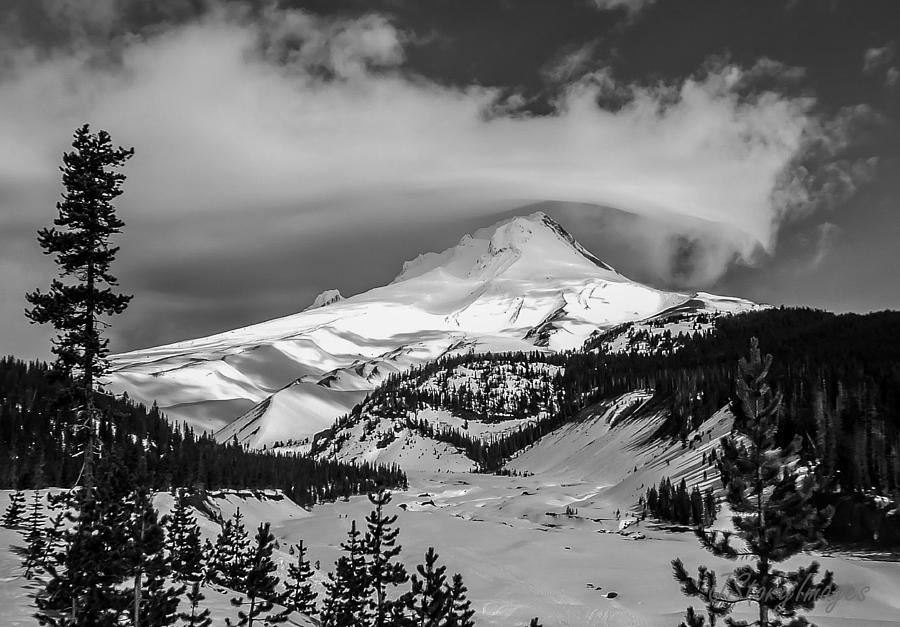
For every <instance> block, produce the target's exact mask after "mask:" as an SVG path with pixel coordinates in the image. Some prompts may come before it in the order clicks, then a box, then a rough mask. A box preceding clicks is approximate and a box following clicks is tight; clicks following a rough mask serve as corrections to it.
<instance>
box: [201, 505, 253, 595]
mask: <svg viewBox="0 0 900 627" xmlns="http://www.w3.org/2000/svg"><path fill="white" fill-rule="evenodd" d="M243 519H244V517H243V515H242V514H241V510H240V508H238V509H237V510H235V512H234V515H233V516H232V517H231V520H226V521H225V522H224V523H223V524H222V530H221V531H220V532H219V535H218V536H216V544H215V546H214V547H213V553H212V558H211V559H209V560H208V561H207V567H206V580H207V581H211V582H213V583H217V584H220V585H223V586H225V587H227V588H231V589H232V590H235V591H237V592H243V591H244V590H243V588H242V587H241V586H242V585H243V580H244V575H245V574H246V572H247V569H248V568H249V567H250V551H251V548H250V538H248V537H247V530H246V529H245V528H244V522H243Z"/></svg>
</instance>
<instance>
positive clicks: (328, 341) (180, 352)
mask: <svg viewBox="0 0 900 627" xmlns="http://www.w3.org/2000/svg"><path fill="white" fill-rule="evenodd" d="M333 296H334V294H329V293H328V292H326V293H325V294H323V295H322V298H321V299H317V302H318V301H321V303H322V304H325V303H328V304H327V305H326V306H321V307H315V308H310V309H308V310H306V311H302V312H300V313H298V314H294V315H291V316H286V317H283V318H279V319H275V320H270V321H268V322H263V323H260V324H255V325H252V326H248V327H244V328H241V329H235V330H233V331H228V332H225V333H219V334H216V335H211V336H209V337H204V338H198V339H194V340H187V341H182V342H176V343H174V344H168V345H165V346H158V347H155V348H148V349H142V350H136V351H132V352H129V353H123V354H120V355H115V356H113V357H112V359H111V365H112V373H111V376H110V378H109V381H108V388H109V389H110V390H111V391H113V392H115V393H122V392H126V391H127V392H128V394H129V396H131V398H133V399H136V400H139V401H142V402H145V403H148V404H149V403H152V402H154V401H156V402H157V403H158V404H159V406H160V408H161V409H162V410H164V411H165V412H166V414H167V415H168V416H170V417H171V418H175V419H180V420H184V421H185V422H187V423H188V424H190V425H192V426H193V427H194V428H195V429H203V430H215V431H217V432H218V434H217V437H219V439H220V440H229V439H231V438H232V437H235V436H237V437H238V439H239V440H240V441H241V442H244V443H247V444H250V445H252V446H257V447H262V446H267V445H272V444H273V443H276V442H281V443H285V442H289V443H293V444H297V443H302V442H304V441H306V440H307V439H308V438H309V437H310V436H311V435H312V434H315V433H317V432H319V431H321V430H322V429H324V428H327V427H328V426H330V425H331V423H332V422H333V421H334V419H335V418H337V417H338V416H340V415H341V414H343V413H345V412H346V411H347V410H349V409H350V408H351V407H352V406H353V405H354V404H355V403H357V402H358V401H359V400H361V399H362V398H363V397H364V396H365V394H366V393H367V392H368V391H371V390H372V389H374V388H375V387H376V386H377V385H378V384H379V383H380V382H381V381H383V380H384V379H385V378H386V377H387V376H388V375H390V374H391V373H395V372H399V371H403V370H406V369H407V368H409V367H411V366H413V365H417V364H422V363H424V362H426V361H429V360H432V359H435V358H437V357H440V356H442V355H447V354H453V353H456V352H466V351H476V352H486V351H509V350H534V348H535V346H540V347H542V348H544V349H546V350H563V349H570V348H575V347H579V346H580V345H581V344H582V343H583V342H584V340H585V339H586V338H587V337H588V336H589V335H590V334H591V333H592V332H594V331H596V330H597V329H606V328H610V327H613V326H616V325H619V324H622V323H624V322H628V321H633V320H640V319H644V318H648V317H651V316H653V315H656V314H658V313H659V312H662V311H664V310H666V309H669V308H671V307H673V306H677V305H679V304H682V303H686V302H688V301H691V300H694V301H697V300H699V301H702V303H703V304H704V307H705V308H708V309H710V310H725V311H741V310H745V309H751V308H754V307H756V306H755V305H754V304H753V303H751V302H749V301H745V300H742V299H731V298H726V297H719V296H712V295H708V294H688V293H676V292H665V291H661V290H657V289H653V288H651V287H648V286H645V285H641V284H639V283H636V282H634V281H631V280H629V279H628V278H626V277H624V276H622V275H621V274H619V273H617V272H616V271H615V270H613V269H612V268H610V267H609V266H607V265H606V264H604V263H602V262H600V261H599V260H598V259H597V258H596V257H594V256H593V255H592V254H591V253H589V252H587V251H586V250H585V249H584V248H583V247H582V246H581V245H579V244H578V243H577V242H576V241H575V240H574V238H573V237H572V236H571V235H569V234H568V233H566V232H565V231H564V230H563V229H562V227H560V226H559V225H558V224H557V223H556V222H554V221H553V220H552V219H550V218H549V217H547V216H546V215H545V214H543V213H540V212H538V213H534V214H532V215H529V216H523V217H516V218H513V219H510V220H507V221H504V222H501V223H499V224H496V225H494V226H492V227H488V228H485V229H481V230H479V231H477V232H475V233H474V234H472V235H466V236H464V237H463V238H462V239H461V240H460V242H459V243H458V244H457V245H456V246H453V247H451V248H449V249H447V250H445V251H444V252H442V253H428V254H425V255H421V256H419V257H418V258H416V259H415V260H413V261H411V262H407V263H406V264H404V267H403V271H402V272H401V273H400V274H399V275H398V276H397V278H396V279H394V281H392V282H391V283H390V284H388V285H386V286H383V287H378V288H375V289H372V290H369V291H368V292H364V293H362V294H358V295H356V296H351V297H349V298H346V299H343V300H338V299H335V298H333ZM329 301H333V302H330V303H329Z"/></svg>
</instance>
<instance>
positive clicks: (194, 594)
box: [178, 581, 212, 627]
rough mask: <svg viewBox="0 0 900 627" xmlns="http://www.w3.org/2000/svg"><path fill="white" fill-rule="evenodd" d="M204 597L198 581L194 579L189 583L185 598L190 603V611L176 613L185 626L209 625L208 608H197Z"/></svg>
mask: <svg viewBox="0 0 900 627" xmlns="http://www.w3.org/2000/svg"><path fill="white" fill-rule="evenodd" d="M205 598H206V597H205V596H203V592H201V591H200V582H199V581H194V582H193V583H192V584H191V589H190V590H189V591H188V593H187V600H188V602H189V603H190V608H191V611H190V612H182V613H181V614H179V615H178V617H179V618H181V620H182V621H184V624H185V627H210V626H211V625H212V618H210V615H209V608H208V607H205V608H203V609H202V610H201V609H199V608H200V602H201V601H203V600H204V599H205Z"/></svg>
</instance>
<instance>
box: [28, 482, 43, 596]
mask: <svg viewBox="0 0 900 627" xmlns="http://www.w3.org/2000/svg"><path fill="white" fill-rule="evenodd" d="M25 529H26V532H25V553H24V561H23V565H24V566H25V577H27V578H29V579H30V578H31V577H32V575H33V574H34V572H35V571H36V570H37V569H38V568H39V567H40V565H41V563H42V560H43V559H44V552H45V551H46V549H47V538H46V537H45V532H44V512H43V507H42V506H41V494H40V492H38V491H37V490H35V491H34V494H33V495H32V498H31V505H30V506H29V508H28V516H27V517H26V519H25Z"/></svg>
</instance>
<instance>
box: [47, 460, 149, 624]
mask: <svg viewBox="0 0 900 627" xmlns="http://www.w3.org/2000/svg"><path fill="white" fill-rule="evenodd" d="M100 471H101V472H99V473H98V479H99V480H98V481H97V485H96V486H95V487H94V488H86V487H82V488H79V489H77V490H74V491H72V492H70V493H67V494H66V497H67V498H66V499H65V501H64V502H63V504H62V505H63V507H64V508H65V509H66V515H65V516H66V519H67V521H68V523H69V525H68V527H66V528H64V529H63V530H62V531H61V532H60V536H59V538H58V539H54V542H58V543H59V545H61V549H59V551H58V552H57V554H56V556H55V558H54V559H53V560H52V561H48V563H47V564H46V565H45V568H46V570H47V572H48V575H49V578H48V580H47V581H46V584H45V587H44V589H43V590H42V591H40V592H39V593H38V594H37V595H36V597H35V602H36V605H37V607H38V613H37V615H36V616H37V618H38V621H39V622H40V623H41V624H42V625H54V626H56V625H92V626H96V627H106V626H111V625H116V624H118V623H119V621H120V618H121V617H122V615H123V614H124V613H127V612H128V610H129V609H130V607H131V593H130V591H129V590H127V589H126V588H123V586H122V584H123V583H124V581H125V578H126V577H127V576H128V575H129V566H130V560H129V555H128V551H129V548H128V545H129V540H130V537H129V527H130V524H129V523H130V512H129V509H128V508H127V507H124V506H123V503H126V502H127V501H128V500H129V499H130V498H131V495H132V490H133V482H132V479H131V476H130V473H128V471H127V470H126V469H125V468H124V467H123V465H122V464H121V462H120V461H119V460H118V459H117V458H116V457H112V458H110V459H107V460H104V463H103V464H102V466H101V468H100Z"/></svg>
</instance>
